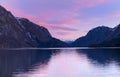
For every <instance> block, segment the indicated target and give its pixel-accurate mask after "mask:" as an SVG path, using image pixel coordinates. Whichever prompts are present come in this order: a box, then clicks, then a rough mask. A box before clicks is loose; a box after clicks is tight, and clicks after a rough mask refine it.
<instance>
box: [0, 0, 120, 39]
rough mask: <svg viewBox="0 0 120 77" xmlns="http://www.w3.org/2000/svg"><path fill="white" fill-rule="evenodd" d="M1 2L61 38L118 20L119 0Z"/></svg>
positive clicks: (72, 37) (71, 37) (110, 24)
mask: <svg viewBox="0 0 120 77" xmlns="http://www.w3.org/2000/svg"><path fill="white" fill-rule="evenodd" d="M0 5H3V6H4V7H5V8H7V9H8V10H10V11H11V12H12V13H13V14H14V15H15V16H17V17H24V18H28V19H29V20H31V21H33V22H35V23H37V24H39V25H41V26H44V27H46V28H47V29H48V30H49V31H50V33H51V34H52V36H53V37H57V38H59V39H61V40H75V39H77V38H78V37H81V36H83V35H85V34H86V33H87V32H88V31H89V30H90V29H91V28H94V27H97V26H102V25H105V26H109V27H114V26H116V25H118V24H119V23H120V0H0Z"/></svg>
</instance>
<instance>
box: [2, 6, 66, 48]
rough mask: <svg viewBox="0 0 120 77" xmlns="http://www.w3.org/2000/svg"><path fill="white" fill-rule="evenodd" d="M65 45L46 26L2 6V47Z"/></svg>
mask: <svg viewBox="0 0 120 77" xmlns="http://www.w3.org/2000/svg"><path fill="white" fill-rule="evenodd" d="M63 46H67V44H66V43H64V42H62V41H60V40H58V39H56V38H53V37H52V36H51V34H50V33H49V31H48V30H47V29H46V28H44V27H42V26H39V25H37V24H34V23H32V22H31V21H29V20H28V19H25V18H18V17H14V16H13V15H12V14H11V12H9V11H7V10H6V9H5V8H3V7H2V6H0V48H16V47H63Z"/></svg>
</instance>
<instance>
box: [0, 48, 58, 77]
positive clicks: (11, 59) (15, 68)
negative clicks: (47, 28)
mask: <svg viewBox="0 0 120 77" xmlns="http://www.w3.org/2000/svg"><path fill="white" fill-rule="evenodd" d="M55 52H57V51H50V50H12V51H11V50H0V77H13V76H12V75H13V74H14V73H19V72H27V71H32V68H34V66H36V65H37V64H39V66H40V65H42V64H44V65H46V64H47V63H48V61H49V59H50V58H51V56H52V54H53V53H55Z"/></svg>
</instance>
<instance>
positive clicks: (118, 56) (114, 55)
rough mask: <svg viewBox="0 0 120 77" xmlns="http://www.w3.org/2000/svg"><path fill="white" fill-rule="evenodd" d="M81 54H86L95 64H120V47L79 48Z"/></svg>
mask: <svg viewBox="0 0 120 77" xmlns="http://www.w3.org/2000/svg"><path fill="white" fill-rule="evenodd" d="M77 51H78V53H79V54H85V55H86V56H87V57H88V59H90V60H91V62H92V63H94V64H97V65H98V64H99V65H103V66H107V65H109V64H110V63H112V62H114V63H116V64H118V65H120V49H94V50H90V49H87V50H77Z"/></svg>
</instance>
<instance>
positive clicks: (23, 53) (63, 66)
mask: <svg viewBox="0 0 120 77" xmlns="http://www.w3.org/2000/svg"><path fill="white" fill-rule="evenodd" d="M0 77H120V49H53V50H52V49H46V50H45V49H44V50H43V49H22V50H0Z"/></svg>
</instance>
